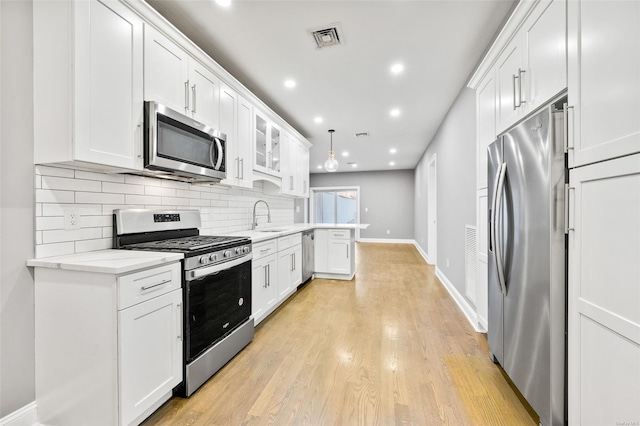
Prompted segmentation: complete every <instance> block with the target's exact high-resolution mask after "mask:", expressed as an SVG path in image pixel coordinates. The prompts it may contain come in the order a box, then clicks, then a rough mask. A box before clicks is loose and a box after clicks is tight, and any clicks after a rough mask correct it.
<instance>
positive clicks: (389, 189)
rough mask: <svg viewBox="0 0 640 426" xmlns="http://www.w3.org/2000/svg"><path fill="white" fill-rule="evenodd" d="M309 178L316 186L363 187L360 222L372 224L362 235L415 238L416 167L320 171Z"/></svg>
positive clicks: (384, 237) (398, 238) (361, 236)
mask: <svg viewBox="0 0 640 426" xmlns="http://www.w3.org/2000/svg"><path fill="white" fill-rule="evenodd" d="M309 181H310V183H311V184H310V186H311V187H312V188H313V187H327V186H359V187H360V223H368V224H370V226H369V228H367V229H364V230H362V231H360V238H380V239H393V240H405V239H407V240H413V238H414V231H413V227H414V224H413V214H414V198H413V192H414V173H413V170H389V171H376V172H349V173H317V174H312V175H311V177H310V178H309ZM365 209H368V212H366V211H365ZM387 230H389V231H390V233H389V234H387Z"/></svg>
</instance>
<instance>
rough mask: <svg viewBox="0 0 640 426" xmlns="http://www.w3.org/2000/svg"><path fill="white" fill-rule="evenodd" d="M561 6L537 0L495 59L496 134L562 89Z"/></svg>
mask: <svg viewBox="0 0 640 426" xmlns="http://www.w3.org/2000/svg"><path fill="white" fill-rule="evenodd" d="M565 8H566V3H565V2H563V1H562V0H543V1H540V2H538V3H537V4H536V6H534V8H533V10H532V11H531V13H530V15H529V16H528V17H527V18H526V20H525V21H524V23H523V25H522V27H521V28H520V30H519V31H518V32H517V33H516V34H515V36H514V38H513V39H512V40H511V42H510V43H509V44H508V45H507V47H506V49H505V50H504V51H503V52H502V54H501V55H500V57H499V58H498V62H497V64H496V75H497V77H496V78H497V94H496V96H497V98H496V100H497V132H498V133H502V132H503V131H504V130H506V129H507V128H509V127H510V126H511V125H513V124H514V123H516V122H517V121H518V120H520V119H522V118H524V117H525V116H527V115H528V114H529V113H530V112H532V111H534V110H535V109H537V108H538V107H540V106H543V105H544V104H545V103H546V102H548V101H549V100H551V98H552V97H553V96H555V95H557V94H558V93H560V92H561V91H562V90H564V89H565V88H566V86H567V59H566V54H567V53H566V52H567V42H566V31H565V28H566V25H565V22H566V21H565V19H566V13H565Z"/></svg>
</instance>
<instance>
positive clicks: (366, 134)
mask: <svg viewBox="0 0 640 426" xmlns="http://www.w3.org/2000/svg"><path fill="white" fill-rule="evenodd" d="M367 136H369V132H356V138H366V137H367Z"/></svg>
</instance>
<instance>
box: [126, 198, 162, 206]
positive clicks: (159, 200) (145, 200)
mask: <svg viewBox="0 0 640 426" xmlns="http://www.w3.org/2000/svg"><path fill="white" fill-rule="evenodd" d="M125 202H126V204H143V205H149V204H151V205H155V206H160V205H162V197H156V196H154V195H126V197H125Z"/></svg>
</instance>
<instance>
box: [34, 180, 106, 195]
mask: <svg viewBox="0 0 640 426" xmlns="http://www.w3.org/2000/svg"><path fill="white" fill-rule="evenodd" d="M42 188H43V189H61V190H65V191H88V192H100V182H97V181H94V180H85V179H71V178H64V177H57V176H42Z"/></svg>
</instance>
